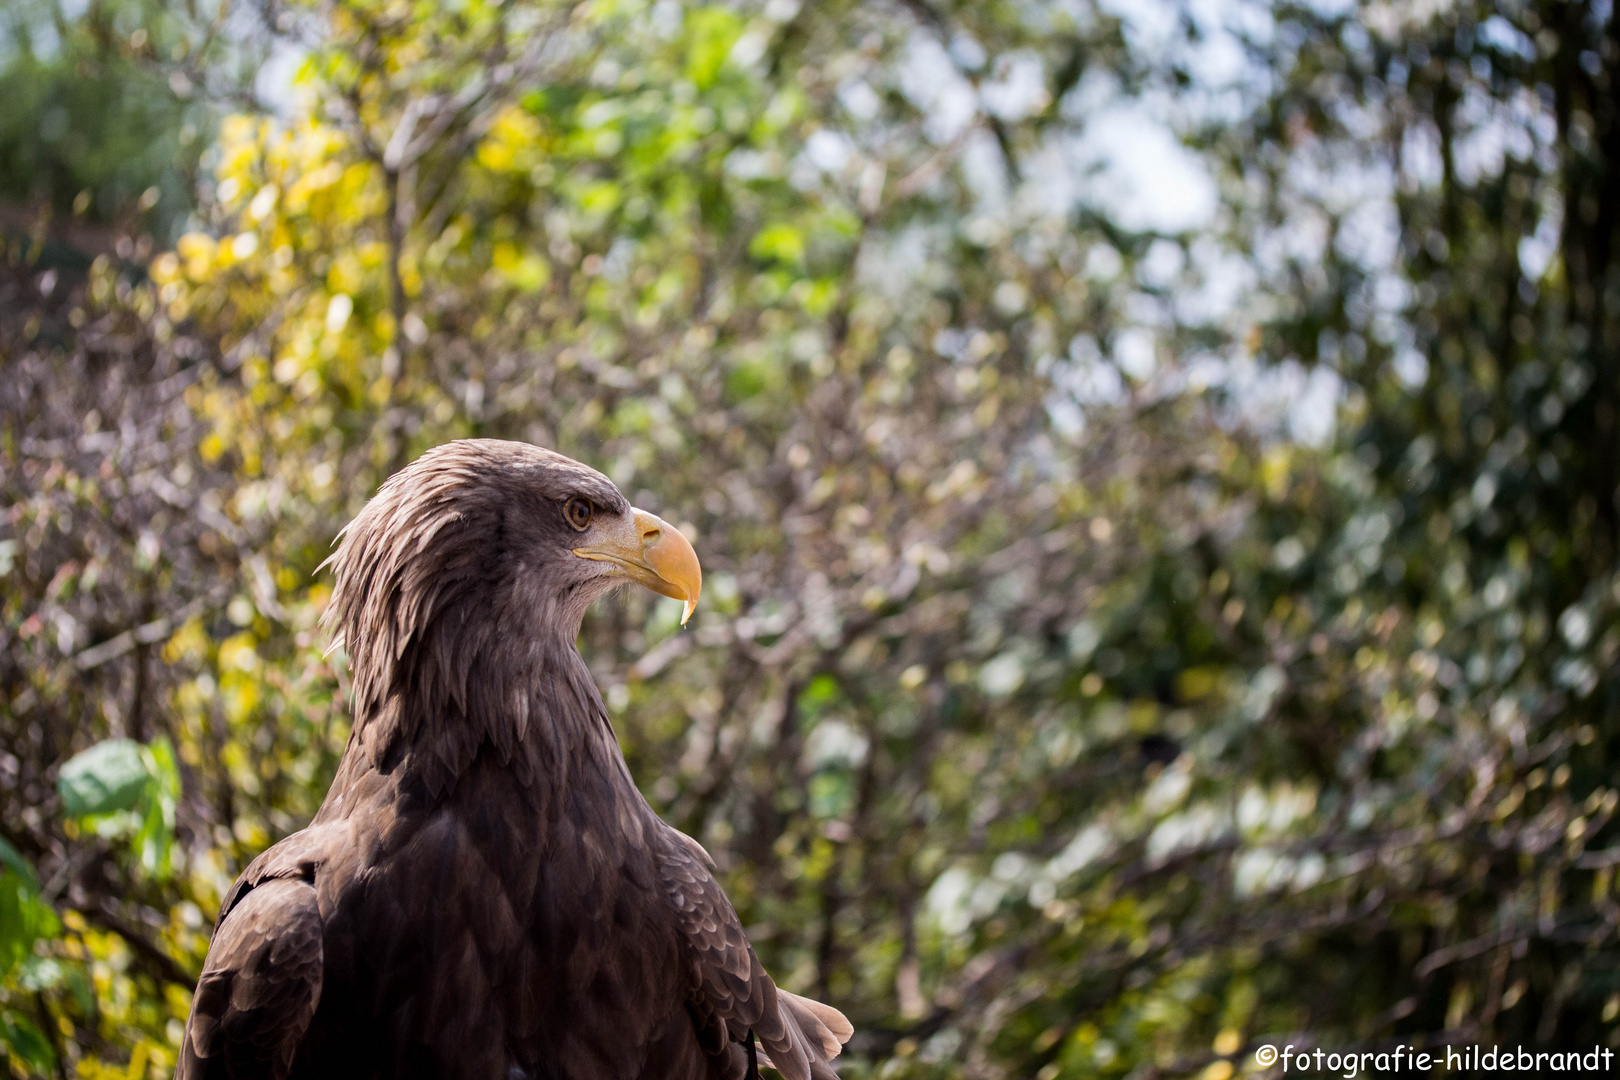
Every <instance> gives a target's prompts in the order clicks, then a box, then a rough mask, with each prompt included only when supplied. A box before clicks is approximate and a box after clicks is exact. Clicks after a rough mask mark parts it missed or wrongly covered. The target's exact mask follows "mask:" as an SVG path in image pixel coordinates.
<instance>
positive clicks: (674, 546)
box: [574, 508, 703, 626]
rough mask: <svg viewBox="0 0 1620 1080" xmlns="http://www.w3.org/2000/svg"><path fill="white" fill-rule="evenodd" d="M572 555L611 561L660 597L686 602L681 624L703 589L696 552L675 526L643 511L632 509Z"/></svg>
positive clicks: (684, 621) (701, 572) (633, 579)
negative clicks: (604, 532)
mask: <svg viewBox="0 0 1620 1080" xmlns="http://www.w3.org/2000/svg"><path fill="white" fill-rule="evenodd" d="M574 554H575V555H578V556H579V557H580V558H582V559H595V560H597V561H598V562H609V563H614V564H616V565H617V566H618V567H619V568H620V569H621V570H622V571H623V572H624V574H625V576H626V577H628V578H630V579H631V580H632V581H636V582H639V583H640V584H642V585H645V586H646V587H647V588H649V589H651V590H652V591H653V592H655V593H658V594H660V595H662V596H672V597H674V598H675V599H677V600H684V601H686V610H685V611H683V612H682V613H681V625H682V626H685V625H686V620H687V619H690V618H691V617H692V612H693V611H694V610H695V609H696V608H697V602H698V594H699V593H701V592H702V591H703V568H702V567H700V566H699V565H698V558H697V552H695V551H693V550H692V544H691V542H690V541H689V540H687V539H686V537H684V536H682V535H681V531H680V530H679V529H677V528H675V527H674V526H673V525H671V524H669V522H667V521H665V520H663V519H662V518H660V517H657V516H656V515H654V514H649V513H647V511H645V510H636V509H634V508H632V509H631V511H630V516H629V517H628V518H626V519H624V520H623V521H622V522H620V523H618V524H616V525H614V526H613V527H612V529H611V531H610V532H608V534H607V535H606V536H604V537H602V539H600V540H598V541H597V542H595V543H593V544H590V545H588V546H586V547H577V548H575V549H574Z"/></svg>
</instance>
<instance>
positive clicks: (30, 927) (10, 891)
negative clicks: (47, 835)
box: [0, 845, 60, 978]
mask: <svg viewBox="0 0 1620 1080" xmlns="http://www.w3.org/2000/svg"><path fill="white" fill-rule="evenodd" d="M7 849H8V850H11V849H10V845H7ZM11 855H12V856H13V857H16V858H17V863H18V864H20V865H14V864H13V863H12V861H11V859H10V858H7V859H5V864H6V865H5V867H4V868H3V869H0V978H4V977H7V976H9V975H10V974H11V972H12V971H13V970H14V969H15V968H16V967H17V965H18V964H21V963H23V962H24V961H25V960H27V959H28V957H29V956H30V955H31V954H32V953H33V948H34V942H35V941H37V940H39V939H40V938H42V937H51V936H53V935H55V934H56V932H57V931H58V929H60V924H58V923H57V921H56V912H54V911H52V910H51V906H50V905H49V904H47V903H45V902H44V901H43V900H41V899H40V898H39V879H38V878H36V877H35V876H34V870H33V868H32V867H31V866H29V865H28V863H27V862H26V861H25V860H23V859H22V858H21V857H20V856H17V853H16V851H14V850H11Z"/></svg>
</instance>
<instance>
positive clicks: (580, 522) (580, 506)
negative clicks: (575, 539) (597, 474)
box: [563, 495, 596, 532]
mask: <svg viewBox="0 0 1620 1080" xmlns="http://www.w3.org/2000/svg"><path fill="white" fill-rule="evenodd" d="M595 513H596V507H594V506H592V505H591V503H590V500H589V499H582V498H580V497H579V496H578V495H576V496H574V497H573V498H572V499H569V500H568V505H567V506H564V507H563V516H564V517H566V518H568V524H570V525H572V526H573V527H574V528H576V529H578V530H579V531H580V532H584V531H585V529H586V528H587V527H588V526H589V525H590V523H591V516H592V515H593V514H595Z"/></svg>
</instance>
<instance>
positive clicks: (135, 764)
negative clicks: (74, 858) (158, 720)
mask: <svg viewBox="0 0 1620 1080" xmlns="http://www.w3.org/2000/svg"><path fill="white" fill-rule="evenodd" d="M143 749H144V748H143V747H142V746H141V744H140V743H138V742H136V741H135V740H133V739H108V740H107V741H106V742H99V743H97V744H96V745H94V746H92V747H91V748H90V749H88V750H86V751H84V752H83V753H81V754H75V755H74V756H73V757H72V758H70V759H68V761H67V763H66V764H65V765H63V766H62V771H61V772H60V773H58V774H57V777H56V790H57V792H58V793H59V794H60V795H61V796H62V809H63V811H64V812H65V813H67V814H68V816H70V817H84V816H85V815H87V814H108V813H112V812H113V811H115V810H130V809H133V808H134V807H135V805H136V804H137V803H139V802H140V801H141V796H142V795H143V794H145V793H146V789H147V786H148V785H149V784H150V783H151V781H152V774H151V773H150V772H149V771H148V769H147V755H146V754H145V753H143Z"/></svg>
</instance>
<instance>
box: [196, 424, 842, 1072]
mask: <svg viewBox="0 0 1620 1080" xmlns="http://www.w3.org/2000/svg"><path fill="white" fill-rule="evenodd" d="M582 519H584V520H585V522H586V523H585V524H584V526H583V527H582V526H581V524H580V522H581V520H582ZM332 562H333V564H334V567H335V572H336V579H337V581H336V588H335V590H334V593H333V597H332V603H331V608H330V611H329V621H330V622H331V623H332V624H333V625H334V626H335V628H336V629H337V631H338V633H339V634H340V635H341V639H342V641H343V642H344V644H345V647H346V649H347V650H348V653H349V656H350V659H351V666H352V669H353V675H354V732H353V735H352V736H351V738H350V740H349V745H348V748H347V750H346V751H345V752H344V756H343V761H342V764H341V765H340V766H339V769H338V774H337V778H336V779H335V780H334V781H333V784H332V788H331V791H330V792H329V793H328V794H327V797H326V801H325V803H324V804H323V805H322V806H321V809H320V811H319V812H318V813H317V814H316V816H315V819H314V821H312V822H311V823H310V826H309V827H308V828H307V829H305V830H304V831H302V832H299V833H296V834H294V835H292V836H289V837H288V838H287V839H285V840H283V841H282V842H280V843H278V844H276V845H275V846H274V847H272V848H270V850H268V851H266V852H265V853H264V854H263V855H261V856H260V857H259V858H258V859H256V860H254V862H253V863H252V865H250V866H249V867H248V869H247V870H246V871H245V872H244V873H243V874H242V876H241V877H240V878H239V879H238V880H237V882H236V884H235V885H234V886H233V888H232V889H231V891H230V894H229V895H228V896H227V897H226V899H225V902H224V904H223V905H222V907H221V911H220V917H219V923H218V927H217V929H216V931H215V935H214V940H213V943H212V946H211V947H210V949H209V954H208V960H207V962H206V964H205V966H204V971H203V975H202V978H201V980H200V981H199V983H198V987H197V995H196V998H195V999H194V1001H193V1003H192V1012H191V1017H190V1020H189V1021H188V1023H187V1027H186V1037H185V1045H184V1047H183V1048H182V1051H181V1056H180V1063H179V1069H178V1072H177V1077H178V1078H179V1080H200V1078H202V1077H210V1078H212V1077H227V1076H228V1077H250V1076H251V1077H274V1078H281V1077H286V1076H299V1077H344V1078H349V1077H378V1078H394V1077H422V1078H430V1077H446V1078H449V1077H456V1078H461V1077H466V1078H479V1080H484V1078H487V1080H520V1078H522V1077H533V1078H536V1080H539V1078H542V1077H544V1078H557V1080H563V1078H579V1080H586V1078H590V1080H613V1078H620V1077H623V1078H627V1080H628V1078H634V1077H640V1078H648V1080H652V1078H660V1080H662V1078H669V1080H688V1078H690V1080H698V1078H722V1077H724V1078H737V1077H740V1076H742V1075H743V1073H744V1071H745V1069H746V1054H745V1052H744V1046H745V1044H746V1040H747V1038H748V1036H749V1033H750V1032H752V1033H754V1035H755V1036H757V1038H758V1040H759V1042H760V1044H761V1053H760V1061H761V1063H762V1064H764V1063H767V1062H768V1063H770V1064H773V1065H774V1066H775V1067H776V1068H777V1069H779V1070H780V1071H781V1072H782V1073H783V1074H784V1075H785V1076H787V1077H788V1078H789V1080H807V1078H810V1077H815V1078H817V1080H827V1078H830V1077H832V1075H833V1073H832V1070H831V1069H830V1067H829V1066H828V1065H827V1062H828V1061H829V1060H831V1059H832V1058H833V1057H835V1056H836V1055H837V1053H838V1051H839V1049H840V1046H841V1044H842V1043H843V1042H844V1041H845V1040H847V1039H848V1038H849V1035H850V1028H849V1024H848V1022H847V1021H845V1019H844V1018H843V1016H842V1015H841V1014H840V1013H838V1012H837V1011H836V1010H834V1009H831V1008H829V1007H828V1006H825V1005H822V1004H820V1003H818V1002H813V1001H809V1000H807V999H804V998H799V997H795V996H794V995H791V994H788V993H787V992H785V991H781V990H778V989H777V988H776V986H775V984H774V983H772V981H771V979H770V976H768V975H767V974H766V973H765V971H764V969H763V968H762V967H761V965H760V963H759V960H758V959H757V958H756V957H755V956H754V952H753V949H752V948H750V947H749V945H748V941H747V938H746V937H745V936H744V934H743V930H742V926H741V924H740V923H739V922H738V920H737V915H736V913H735V912H734V911H733V910H732V907H731V904H730V902H729V901H728V900H727V899H726V896H725V894H724V892H723V891H722V890H721V889H720V886H719V885H718V884H717V883H716V881H715V879H714V876H713V874H712V872H711V865H710V863H709V860H708V856H707V855H706V854H705V853H704V851H703V849H702V848H701V847H700V846H699V845H698V844H697V843H696V842H695V841H693V840H691V839H690V838H688V837H686V836H683V835H682V834H681V833H679V832H677V831H676V830H674V829H672V828H670V827H669V826H668V825H666V824H665V823H664V822H663V821H661V820H660V819H659V818H658V817H657V815H655V814H654V813H653V811H652V809H651V808H650V807H649V806H648V805H647V803H646V801H645V800H644V799H643V798H642V797H641V794H640V793H639V792H638V791H637V789H636V787H635V785H634V784H633V783H632V781H631V778H630V774H629V771H628V770H627V769H626V767H625V763H624V757H623V754H622V753H621V752H620V750H619V746H618V742H617V740H616V739H615V737H614V735H613V731H612V728H611V726H610V724H609V721H608V718H607V713H606V710H605V709H604V707H603V705H602V700H601V697H600V695H599V694H598V693H597V690H596V687H595V685H594V684H593V683H592V681H591V678H590V675H589V672H588V671H587V670H586V668H585V665H584V662H583V661H582V660H581V659H580V657H579V654H578V653H577V652H576V651H575V648H574V641H575V639H576V637H577V635H578V631H579V624H580V620H581V618H582V617H583V616H584V612H585V609H586V608H587V607H588V606H589V605H590V603H591V602H592V601H593V600H594V599H596V597H598V596H600V595H601V594H602V593H604V592H606V591H608V590H610V589H611V588H613V587H614V586H615V585H617V584H620V583H622V582H624V581H626V580H634V581H639V582H641V583H643V584H646V585H648V586H649V587H651V588H654V589H657V590H658V591H660V592H664V593H666V594H667V595H675V596H683V597H684V598H686V599H687V600H688V601H689V602H694V601H695V600H696V598H697V597H696V592H697V588H698V586H699V581H698V578H697V576H696V575H697V564H696V560H695V557H693V556H692V555H691V549H690V545H687V544H686V542H685V541H684V539H677V538H676V535H675V534H674V530H671V529H669V527H668V526H666V525H664V523H663V522H660V521H658V519H656V518H654V517H652V516H651V515H648V514H645V513H643V512H641V511H637V510H634V508H632V507H630V506H629V505H628V503H626V502H625V500H624V498H623V496H621V495H620V494H619V492H618V491H617V490H616V489H615V488H614V486H613V485H612V483H611V482H609V481H608V479H607V478H606V477H604V476H602V475H601V474H600V473H597V472H595V471H593V470H591V469H588V468H586V467H585V466H583V465H580V464H578V463H577V462H574V461H571V460H569V459H568V458H565V457H562V456H560V455H557V454H553V453H551V452H549V451H545V450H540V449H537V448H535V447H531V446H527V445H524V444H520V443H505V442H496V441H492V440H469V441H465V442H459V443H451V444H449V445H447V446H442V447H439V448H438V449H436V450H433V451H430V452H429V453H428V454H426V455H424V456H423V457H422V458H421V459H420V460H418V461H417V462H416V463H414V464H413V465H411V466H409V467H408V468H406V469H405V470H403V471H402V472H401V473H399V474H398V475H397V476H395V477H394V478H392V479H391V480H390V481H389V482H388V483H387V484H385V485H384V487H383V489H382V491H381V492H380V493H379V494H378V495H377V497H376V498H374V499H373V500H372V501H371V502H370V503H369V504H368V505H367V506H366V508H365V510H364V511H363V512H362V513H361V514H360V516H359V517H357V518H356V519H355V521H354V522H353V523H352V524H351V525H350V526H349V528H348V529H346V530H345V533H344V536H343V539H342V543H341V546H340V547H339V550H338V552H337V554H336V555H334V556H333V559H332ZM688 611H690V606H689V607H688Z"/></svg>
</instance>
